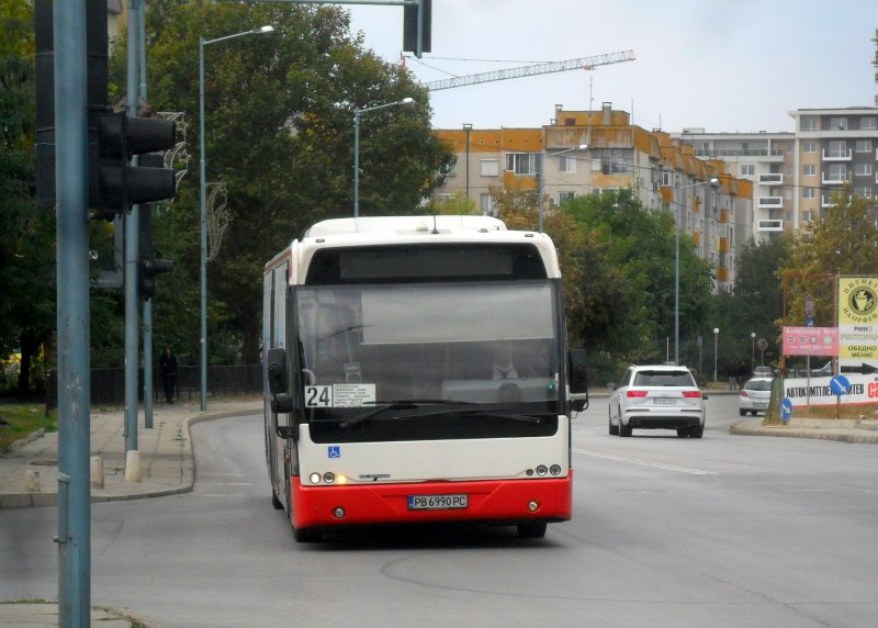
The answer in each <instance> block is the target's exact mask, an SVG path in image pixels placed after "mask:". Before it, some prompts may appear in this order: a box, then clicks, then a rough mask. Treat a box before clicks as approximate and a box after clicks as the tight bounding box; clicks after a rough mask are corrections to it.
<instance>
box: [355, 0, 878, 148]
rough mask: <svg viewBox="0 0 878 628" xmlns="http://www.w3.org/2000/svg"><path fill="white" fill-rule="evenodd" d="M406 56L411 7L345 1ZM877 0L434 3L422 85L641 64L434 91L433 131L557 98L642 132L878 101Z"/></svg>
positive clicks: (547, 104) (530, 123)
mask: <svg viewBox="0 0 878 628" xmlns="http://www.w3.org/2000/svg"><path fill="white" fill-rule="evenodd" d="M344 8H345V9H347V10H349V11H350V13H351V21H352V30H353V31H354V32H355V33H356V32H358V31H360V32H362V34H363V37H364V42H365V45H366V47H367V48H371V49H372V50H374V51H375V53H376V54H378V55H379V56H381V57H382V58H384V59H385V60H386V61H389V62H394V63H397V62H399V61H400V54H401V52H400V51H401V48H402V15H403V9H402V8H401V7H398V6H363V5H345V7H344ZM876 29H878V0H433V28H432V39H433V41H432V52H430V53H425V54H424V55H423V58H422V59H421V60H417V59H415V58H408V59H406V65H407V67H408V68H409V70H411V71H412V72H413V73H414V74H415V76H416V77H417V78H418V79H419V80H421V81H422V82H427V81H434V80H439V79H443V78H448V77H451V76H462V75H467V74H475V73H479V72H488V71H492V70H498V69H504V68H512V67H518V66H524V65H532V64H535V63H540V62H546V61H563V60H567V59H575V58H581V57H593V56H598V55H604V54H608V53H615V52H622V51H626V50H632V51H633V52H634V55H635V57H636V60H634V61H627V62H624V63H616V64H612V65H603V66H598V67H595V68H594V69H593V70H589V71H587V70H579V69H577V70H571V71H566V72H558V73H553V74H545V75H541V76H534V77H525V78H517V79H510V80H505V81H497V82H490V83H482V84H480V85H475V86H471V87H459V88H454V89H448V90H441V91H435V92H431V106H432V108H433V118H432V124H433V128H436V129H459V128H461V126H462V125H463V124H464V123H471V124H473V127H474V128H476V129H496V128H500V127H505V128H516V127H523V128H535V127H539V126H542V125H544V124H548V123H549V121H550V119H551V118H553V117H554V111H555V105H556V104H561V105H563V106H564V108H565V109H567V110H588V109H600V108H601V103H603V102H611V103H612V104H613V108H614V109H621V110H624V111H628V112H630V113H631V114H632V122H633V123H634V124H636V125H638V126H640V127H643V128H645V129H650V130H652V129H662V130H664V131H668V132H671V133H673V132H679V131H681V130H682V129H683V128H703V129H704V130H705V131H706V132H708V133H720V132H742V133H746V132H756V131H768V132H792V131H794V130H795V129H794V121H793V118H791V117H790V115H789V112H791V111H794V110H796V109H806V108H833V107H863V106H870V107H872V106H875V97H876V94H878V84H876V83H875V73H876V71H878V68H876V67H875V66H874V65H873V64H872V62H873V61H874V60H875V56H876V47H875V43H874V42H873V41H872V39H873V38H874V37H875V36H876Z"/></svg>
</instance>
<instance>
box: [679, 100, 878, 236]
mask: <svg viewBox="0 0 878 628" xmlns="http://www.w3.org/2000/svg"><path fill="white" fill-rule="evenodd" d="M790 116H792V118H793V120H794V121H795V131H794V132H789V133H767V132H765V131H760V132H758V133H706V132H705V131H704V129H698V128H689V129H683V132H682V133H680V134H675V135H674V137H675V138H676V139H679V140H680V141H681V142H682V143H685V144H689V145H691V146H693V147H694V149H695V154H696V155H697V156H699V157H701V158H704V159H721V160H723V161H724V162H726V163H727V164H729V166H730V168H731V169H732V171H733V172H734V173H735V175H736V176H737V177H739V178H742V179H749V180H751V181H752V182H753V211H754V218H753V237H754V239H755V240H756V241H757V242H759V241H765V240H766V239H768V238H771V237H775V236H774V234H780V233H787V234H796V235H802V234H807V233H808V232H809V230H810V226H809V225H810V224H812V223H815V222H819V221H820V220H821V219H822V218H823V217H824V216H825V213H826V210H827V209H828V208H829V207H830V206H831V205H832V202H833V195H834V194H835V193H838V192H840V191H841V190H842V189H843V188H844V187H845V186H850V189H851V193H853V194H855V195H858V196H863V197H866V198H878V108H875V107H848V108H842V109H798V110H796V111H793V112H790Z"/></svg>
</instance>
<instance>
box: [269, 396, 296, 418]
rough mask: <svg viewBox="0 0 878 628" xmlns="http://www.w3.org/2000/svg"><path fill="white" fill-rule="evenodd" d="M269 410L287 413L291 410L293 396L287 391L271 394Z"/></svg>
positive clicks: (276, 412)
mask: <svg viewBox="0 0 878 628" xmlns="http://www.w3.org/2000/svg"><path fill="white" fill-rule="evenodd" d="M271 411H272V412H274V413H275V414H287V413H288V412H292V411H293V398H292V397H291V396H290V395H288V394H287V393H278V394H276V395H272V396H271Z"/></svg>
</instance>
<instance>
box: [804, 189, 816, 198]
mask: <svg viewBox="0 0 878 628" xmlns="http://www.w3.org/2000/svg"><path fill="white" fill-rule="evenodd" d="M802 198H817V188H803V189H802Z"/></svg>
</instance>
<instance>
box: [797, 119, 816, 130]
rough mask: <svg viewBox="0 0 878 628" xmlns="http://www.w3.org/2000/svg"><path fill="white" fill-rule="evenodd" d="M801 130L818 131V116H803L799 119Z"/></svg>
mask: <svg viewBox="0 0 878 628" xmlns="http://www.w3.org/2000/svg"><path fill="white" fill-rule="evenodd" d="M799 130H800V131H816V130H817V118H814V117H812V116H802V117H801V119H800V120H799Z"/></svg>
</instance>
